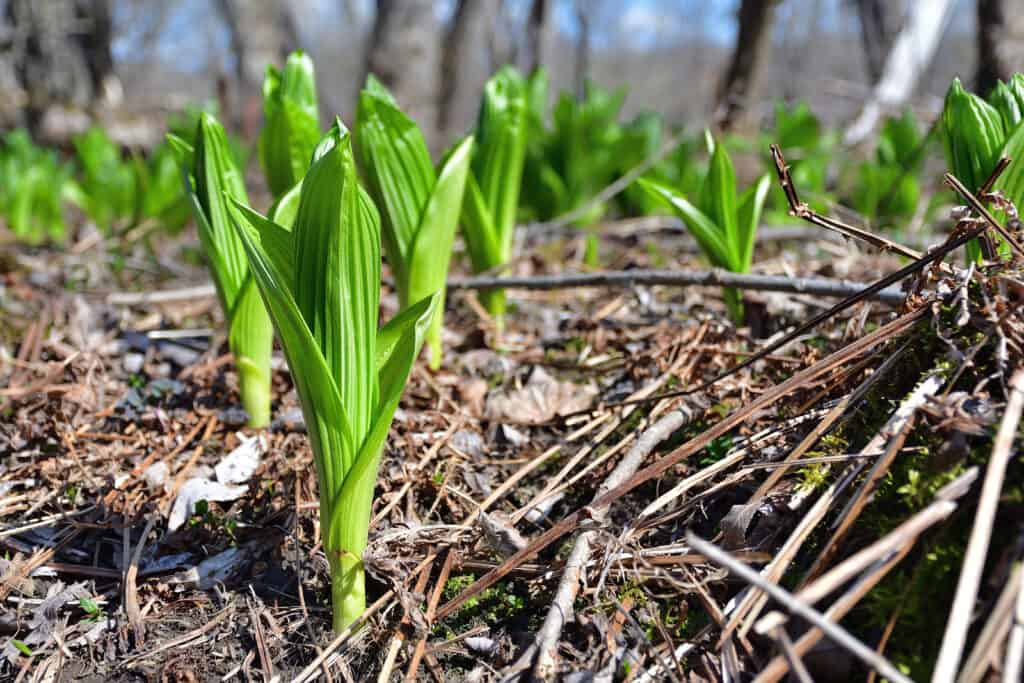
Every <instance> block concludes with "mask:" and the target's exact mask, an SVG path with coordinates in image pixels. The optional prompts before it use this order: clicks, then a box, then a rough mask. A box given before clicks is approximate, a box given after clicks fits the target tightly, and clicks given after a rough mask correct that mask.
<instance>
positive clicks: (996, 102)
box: [988, 81, 1021, 130]
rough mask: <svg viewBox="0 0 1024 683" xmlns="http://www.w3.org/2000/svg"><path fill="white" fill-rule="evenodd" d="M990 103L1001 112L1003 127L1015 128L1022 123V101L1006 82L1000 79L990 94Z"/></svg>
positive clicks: (1006, 128)
mask: <svg viewBox="0 0 1024 683" xmlns="http://www.w3.org/2000/svg"><path fill="white" fill-rule="evenodd" d="M988 103H989V104H991V105H992V106H993V107H995V109H996V111H998V112H999V115H1000V116H1001V117H1002V119H1003V128H1004V129H1005V130H1013V129H1014V128H1016V127H1017V124H1018V123H1020V119H1021V111H1020V103H1019V102H1018V101H1017V98H1016V97H1015V96H1014V94H1013V92H1012V91H1011V90H1010V88H1009V86H1007V85H1006V83H1003V82H1002V81H999V83H998V84H996V87H995V88H994V89H993V90H992V92H991V93H990V94H989V96H988Z"/></svg>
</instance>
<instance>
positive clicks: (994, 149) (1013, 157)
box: [940, 74, 1024, 261]
mask: <svg viewBox="0 0 1024 683" xmlns="http://www.w3.org/2000/svg"><path fill="white" fill-rule="evenodd" d="M1022 120H1024V74H1015V75H1014V76H1013V78H1011V79H1010V81H1009V82H1008V83H1003V82H1002V81H1000V82H999V83H998V85H997V86H996V87H995V88H994V89H993V90H992V92H991V93H990V94H989V96H988V100H987V101H986V100H985V99H983V98H981V97H979V96H978V95H975V94H974V93H970V92H967V91H966V90H964V88H963V86H962V85H961V83H960V79H954V80H953V84H952V85H951V86H950V87H949V91H948V92H947V93H946V101H945V105H944V108H943V111H942V118H941V120H940V130H941V133H942V140H943V145H944V148H945V152H946V161H947V163H948V165H949V169H950V171H951V172H952V173H953V175H955V176H956V177H957V178H959V179H960V180H961V181H962V182H963V183H964V184H965V185H966V186H967V187H968V188H970V189H971V190H972V191H977V190H978V189H979V188H981V187H982V185H983V184H984V183H985V181H986V180H987V179H988V177H989V176H990V175H991V174H992V171H993V170H994V169H995V167H996V164H997V163H998V162H999V159H1000V158H1002V157H1008V158H1009V159H1010V165H1009V166H1008V167H1007V168H1006V170H1004V171H1003V172H1002V174H1000V176H999V177H998V178H997V180H996V182H995V185H994V189H995V190H998V191H999V192H1001V193H1002V194H1003V195H1004V196H1005V197H1006V199H1008V200H1010V201H1011V202H1013V204H1014V205H1015V206H1018V207H1019V206H1021V202H1022V201H1024V126H1022V125H1021V123H1022ZM967 253H968V258H970V259H971V260H972V261H974V260H977V259H979V258H980V256H981V248H980V245H979V244H978V243H977V240H975V241H974V242H972V243H970V244H968V252H967Z"/></svg>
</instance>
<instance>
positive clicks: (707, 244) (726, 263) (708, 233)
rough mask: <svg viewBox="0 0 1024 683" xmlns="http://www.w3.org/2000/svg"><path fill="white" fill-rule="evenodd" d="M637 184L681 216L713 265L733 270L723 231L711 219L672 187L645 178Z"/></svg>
mask: <svg viewBox="0 0 1024 683" xmlns="http://www.w3.org/2000/svg"><path fill="white" fill-rule="evenodd" d="M637 182H638V183H639V185H640V187H642V188H644V189H645V190H646V191H647V192H648V193H650V195H651V196H652V197H654V198H655V199H657V200H659V201H660V202H661V203H662V204H663V205H665V206H667V207H669V208H671V209H672V210H674V211H675V212H676V213H677V214H678V215H679V218H681V219H682V220H683V222H684V223H686V227H687V229H689V231H690V234H692V235H693V237H694V239H696V240H697V244H699V245H700V248H701V250H702V251H703V252H704V255H705V256H707V257H708V260H710V261H711V263H712V265H714V266H716V267H718V268H725V269H729V270H731V267H730V266H731V263H732V257H731V256H730V253H729V244H728V243H727V242H726V241H725V239H724V237H723V234H722V231H721V229H720V228H719V227H718V226H717V225H715V223H714V221H712V220H711V218H710V217H708V216H707V215H706V214H705V213H704V212H703V211H701V210H700V209H698V208H697V207H696V206H694V205H693V204H691V203H690V202H689V201H687V200H686V198H685V197H683V196H682V195H680V194H678V193H677V192H676V191H675V190H673V189H672V188H670V187H666V186H665V185H662V184H661V183H658V182H655V181H652V180H649V179H645V178H641V179H639V180H638V181H637Z"/></svg>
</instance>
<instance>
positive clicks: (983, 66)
mask: <svg viewBox="0 0 1024 683" xmlns="http://www.w3.org/2000/svg"><path fill="white" fill-rule="evenodd" d="M977 1H978V70H977V72H976V73H975V75H974V87H975V89H976V90H977V91H978V92H980V93H982V94H987V93H988V92H989V91H990V90H992V88H994V87H995V86H996V82H997V81H998V80H1000V79H1002V80H1004V81H1005V80H1008V79H1009V78H1010V76H1012V75H1013V74H1014V72H1017V71H1021V70H1022V69H1024V1H1022V0H977Z"/></svg>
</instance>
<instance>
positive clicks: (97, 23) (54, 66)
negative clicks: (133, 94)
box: [0, 0, 114, 137]
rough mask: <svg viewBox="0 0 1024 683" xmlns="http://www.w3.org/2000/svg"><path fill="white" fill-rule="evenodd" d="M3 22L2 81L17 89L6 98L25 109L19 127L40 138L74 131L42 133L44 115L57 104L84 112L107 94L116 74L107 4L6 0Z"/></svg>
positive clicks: (79, 0) (102, 1) (97, 1)
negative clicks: (4, 26)
mask: <svg viewBox="0 0 1024 683" xmlns="http://www.w3.org/2000/svg"><path fill="white" fill-rule="evenodd" d="M5 20H6V24H7V27H6V29H7V30H6V32H7V36H6V40H4V41H3V42H4V47H3V52H4V54H3V55H2V56H3V61H4V63H5V68H4V73H5V75H4V80H6V81H10V83H8V86H14V87H13V88H12V91H11V92H10V94H7V95H5V99H6V100H9V101H13V102H14V103H15V105H14V108H19V109H20V108H22V107H23V108H24V112H23V113H24V118H22V119H21V121H20V123H24V124H26V125H28V127H29V128H30V129H31V130H32V131H33V133H35V134H37V135H43V136H44V137H63V136H64V133H65V132H75V131H63V130H56V129H55V130H50V131H44V130H43V129H44V128H45V127H46V126H47V125H49V124H48V122H47V120H46V114H47V112H48V111H49V110H51V108H52V107H54V106H55V105H60V106H70V107H72V108H76V109H79V110H85V109H87V108H89V107H91V106H92V105H93V104H94V102H95V101H96V100H98V99H101V98H102V96H103V94H104V92H105V91H106V89H107V86H108V81H109V80H110V79H111V78H112V77H113V71H114V61H113V57H112V56H111V49H110V42H111V37H112V33H113V30H112V21H111V14H110V4H109V2H108V0H75V1H74V2H33V1H32V0H8V2H7V4H6V11H5ZM4 104H8V103H7V102H5V103H4ZM2 106H4V105H0V107H2ZM8 113H10V112H8ZM16 118H21V117H16ZM58 128H63V125H60V126H58Z"/></svg>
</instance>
